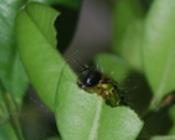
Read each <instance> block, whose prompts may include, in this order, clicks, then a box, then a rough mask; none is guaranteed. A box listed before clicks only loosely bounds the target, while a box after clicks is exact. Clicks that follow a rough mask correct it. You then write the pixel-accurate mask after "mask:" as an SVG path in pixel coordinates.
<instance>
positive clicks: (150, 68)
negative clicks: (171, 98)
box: [144, 0, 175, 108]
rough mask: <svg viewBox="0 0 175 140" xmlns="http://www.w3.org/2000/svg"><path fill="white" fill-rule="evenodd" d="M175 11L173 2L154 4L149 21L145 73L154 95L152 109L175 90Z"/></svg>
mask: <svg viewBox="0 0 175 140" xmlns="http://www.w3.org/2000/svg"><path fill="white" fill-rule="evenodd" d="M174 10H175V1H174V0H166V1H165V0H155V1H154V2H153V4H152V7H151V10H150V12H149V14H148V17H147V19H146V26H145V28H146V29H145V35H144V36H145V38H144V69H145V70H144V71H145V73H146V76H147V78H148V81H149V83H150V85H151V88H152V90H153V93H154V98H153V102H152V104H151V108H156V107H158V105H159V103H160V101H161V100H162V97H163V96H165V95H167V94H168V92H171V91H172V90H173V89H175V81H174V79H175V75H174V71H175V61H174V59H175V46H174V44H175V40H174V38H175V30H174V24H175V12H174Z"/></svg>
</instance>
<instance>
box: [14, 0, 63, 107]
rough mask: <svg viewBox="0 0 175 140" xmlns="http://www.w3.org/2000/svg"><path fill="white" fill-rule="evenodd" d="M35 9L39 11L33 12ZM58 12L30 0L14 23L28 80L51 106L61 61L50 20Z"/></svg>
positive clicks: (53, 18)
mask: <svg viewBox="0 0 175 140" xmlns="http://www.w3.org/2000/svg"><path fill="white" fill-rule="evenodd" d="M36 10H38V12H35V13H34V12H32V11H36ZM38 13H40V15H39V14H38ZM57 15H58V13H57V12H56V11H55V10H53V9H51V8H49V7H47V6H46V5H40V4H36V3H31V4H30V6H28V7H27V8H26V9H25V10H23V11H22V12H21V13H20V14H19V15H18V17H17V24H16V25H17V26H16V31H17V41H18V44H19V49H20V52H21V57H22V60H23V62H24V65H25V67H26V70H27V71H28V74H29V77H30V79H31V82H32V83H33V85H34V86H35V88H36V89H37V91H38V94H39V95H40V97H41V98H42V100H43V101H44V102H45V103H46V104H47V105H48V106H49V107H50V108H52V110H54V108H55V107H54V101H55V93H56V90H57V88H56V86H57V83H58V81H59V77H60V72H61V69H62V67H63V65H64V62H63V60H62V58H61V56H59V55H57V50H56V48H55V46H54V45H55V43H56V40H54V41H53V38H51V37H50V36H52V37H53V36H56V32H55V31H54V27H53V24H54V20H55V18H56V16H57ZM47 32H48V33H47ZM48 35H49V36H48ZM24 46H25V47H24ZM28 49H29V50H30V51H29V50H28Z"/></svg>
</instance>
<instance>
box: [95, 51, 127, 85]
mask: <svg viewBox="0 0 175 140" xmlns="http://www.w3.org/2000/svg"><path fill="white" fill-rule="evenodd" d="M95 62H96V65H97V67H98V69H100V71H102V72H104V73H105V74H107V75H108V76H110V77H111V78H113V79H114V80H116V81H118V82H122V81H123V80H124V79H125V78H126V77H127V74H128V73H129V70H130V69H129V66H128V65H127V63H126V62H124V61H123V60H122V59H121V58H119V57H117V56H116V55H113V54H105V53H104V54H99V55H97V56H96V59H95Z"/></svg>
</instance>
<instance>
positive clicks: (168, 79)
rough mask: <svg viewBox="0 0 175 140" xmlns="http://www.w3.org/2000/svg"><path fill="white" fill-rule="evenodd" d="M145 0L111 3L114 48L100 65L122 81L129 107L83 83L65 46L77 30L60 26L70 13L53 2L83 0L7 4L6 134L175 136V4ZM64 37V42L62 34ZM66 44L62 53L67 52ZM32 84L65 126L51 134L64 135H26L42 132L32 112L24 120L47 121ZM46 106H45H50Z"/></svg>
mask: <svg viewBox="0 0 175 140" xmlns="http://www.w3.org/2000/svg"><path fill="white" fill-rule="evenodd" d="M144 2H145V0H142V2H141V1H140V0H134V1H133V0H118V1H116V2H114V3H113V6H111V8H112V21H113V34H112V39H113V43H112V47H111V51H110V53H101V54H98V55H96V57H95V59H94V63H95V64H96V65H97V66H98V69H99V70H101V71H102V72H103V73H104V74H105V75H107V76H108V77H110V78H112V79H114V80H115V81H117V82H118V85H119V89H120V90H121V91H122V92H123V94H124V96H126V98H127V102H128V106H117V107H110V106H108V105H107V104H106V103H105V102H104V100H103V99H102V98H101V97H100V96H97V95H96V94H89V93H87V92H86V91H85V90H83V89H81V88H80V87H78V85H77V80H78V76H77V75H76V73H75V72H74V71H73V70H72V69H71V67H70V66H69V64H68V63H67V62H66V61H65V60H64V57H63V55H62V53H61V52H60V51H58V49H57V47H58V48H59V44H61V43H62V42H61V43H60V42H59V41H63V42H66V41H68V40H69V41H70V39H71V38H72V37H73V33H72V32H73V31H74V30H75V27H74V28H72V29H71V28H68V27H67V26H66V28H68V29H71V30H70V35H68V34H67V33H66V32H64V31H65V29H63V30H64V31H63V33H65V34H61V33H60V34H59V32H58V31H57V30H56V28H55V23H56V22H58V23H59V22H61V21H59V17H60V15H62V11H61V10H60V11H59V8H57V9H58V10H57V9H54V8H53V5H54V7H55V5H57V6H58V7H60V6H61V7H66V8H69V9H73V10H74V11H77V12H79V9H80V7H81V1H80V0H76V1H71V0H51V1H49V0H28V1H27V0H8V1H5V0H3V1H1V2H0V11H1V12H0V25H1V26H0V30H1V36H0V119H1V120H0V132H1V133H0V138H1V139H14V140H16V139H19V140H25V139H36V140H38V139H43V138H44V139H48V140H52V139H53V140H57V139H61V140H62V139H63V140H70V139H71V140H111V139H114V140H116V139H117V140H136V139H151V140H159V139H162V140H163V139H165V140H170V139H174V129H175V127H174V122H175V113H174V106H173V103H174V94H173V90H174V87H175V80H174V79H175V77H174V73H173V71H174V66H175V64H174V61H173V59H174V57H175V55H174V37H175V33H174V29H173V28H174V27H173V25H174V22H175V15H174V13H175V12H174V9H175V2H174V0H166V1H165V0H154V1H147V5H146V7H144V5H143V3H144ZM63 15H64V14H63ZM65 18H67V17H65ZM61 19H64V17H62V18H61ZM61 19H60V20H61ZM72 19H74V20H77V18H72ZM65 21H66V20H64V22H65ZM75 23H76V21H73V22H71V24H72V25H74V24H75ZM58 25H61V24H58ZM60 27H62V28H63V26H60ZM72 27H73V26H72ZM59 30H60V28H59ZM59 35H62V39H58V38H59ZM63 36H64V37H65V38H64V37H63ZM67 36H69V37H67ZM64 39H65V40H66V41H65V40H64ZM68 43H69V42H68ZM62 44H63V45H61V46H60V50H62V49H66V47H67V46H66V45H65V46H64V43H62ZM62 47H65V48H62ZM29 82H30V83H31V84H32V86H33V87H34V89H35V90H36V92H37V95H38V96H39V99H41V101H42V102H43V103H44V105H45V106H47V107H48V111H50V112H52V113H53V115H54V118H55V121H56V127H57V130H55V131H54V130H53V127H52V128H51V131H54V132H55V133H56V134H48V135H47V134H46V135H43V136H36V134H35V136H36V138H34V135H33V134H32V131H30V132H31V134H30V132H29V133H26V131H27V130H30V129H31V130H32V129H33V130H35V129H36V128H35V127H36V124H33V125H27V126H25V125H24V124H25V122H26V120H27V118H26V120H25V117H24V118H23V119H24V120H23V121H22V123H21V116H22V115H24V116H25V113H29V116H30V115H31V116H33V118H32V119H30V121H31V122H37V123H38V124H39V122H43V118H39V117H38V116H35V113H36V112H37V111H34V110H32V109H33V107H31V108H32V109H31V108H30V107H29V108H27V107H26V102H25V101H26V100H25V98H24V96H25V95H26V91H27V88H28V86H29ZM135 87H136V88H135ZM170 93H171V94H170ZM151 96H152V97H151ZM143 97H144V98H143ZM34 101H35V100H34ZM37 102H38V101H37ZM27 105H29V104H27ZM38 106H42V107H43V105H42V104H39V105H38ZM45 106H44V109H46V107H45ZM23 109H24V110H25V111H23ZM26 109H29V110H27V111H26ZM23 113H24V114H23ZM20 115H21V116H20ZM46 122H47V121H46ZM21 124H23V125H21ZM38 126H39V125H38ZM38 126H37V127H38ZM47 126H49V124H48V125H47ZM49 129H50V128H47V130H49ZM43 130H44V128H43ZM39 132H42V131H39ZM37 135H41V134H40V133H38V134H37Z"/></svg>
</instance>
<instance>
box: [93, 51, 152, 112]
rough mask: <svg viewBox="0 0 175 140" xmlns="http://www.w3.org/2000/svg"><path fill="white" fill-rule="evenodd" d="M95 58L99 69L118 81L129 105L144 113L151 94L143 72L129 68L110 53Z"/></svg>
mask: <svg viewBox="0 0 175 140" xmlns="http://www.w3.org/2000/svg"><path fill="white" fill-rule="evenodd" d="M95 60H96V64H97V67H98V68H99V69H100V71H103V73H105V74H107V75H108V76H110V77H111V78H113V79H114V80H116V81H117V82H119V84H120V85H121V87H120V88H121V90H122V91H123V94H124V97H125V98H126V99H125V100H126V102H127V103H128V104H129V105H130V107H131V108H133V109H134V110H135V111H136V112H137V113H139V114H140V115H144V113H145V112H147V108H148V106H149V103H150V100H151V94H148V93H150V92H151V91H150V89H149V86H148V83H147V81H146V79H145V77H144V76H143V74H141V73H138V72H135V71H133V70H131V68H130V67H129V66H128V64H127V63H126V62H125V61H124V60H122V59H121V58H119V57H117V56H115V55H112V54H100V55H97V57H96V59H95ZM143 96H144V98H142V97H143Z"/></svg>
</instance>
